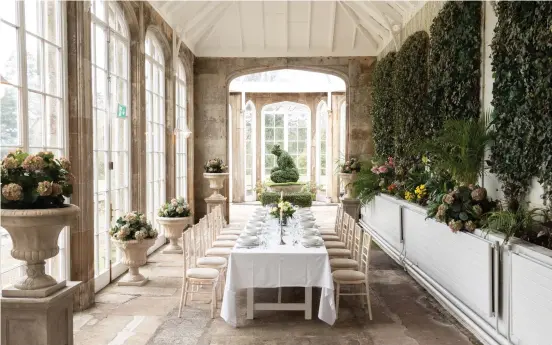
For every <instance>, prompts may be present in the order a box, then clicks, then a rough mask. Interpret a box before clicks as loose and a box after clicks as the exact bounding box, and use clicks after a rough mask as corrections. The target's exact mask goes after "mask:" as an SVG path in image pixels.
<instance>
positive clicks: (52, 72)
mask: <svg viewBox="0 0 552 345" xmlns="http://www.w3.org/2000/svg"><path fill="white" fill-rule="evenodd" d="M44 48H45V50H46V93H49V94H51V95H54V96H59V93H60V87H59V85H60V84H61V80H60V79H61V68H60V56H61V54H60V52H59V50H58V48H57V47H54V46H53V45H50V44H48V43H45V44H44Z"/></svg>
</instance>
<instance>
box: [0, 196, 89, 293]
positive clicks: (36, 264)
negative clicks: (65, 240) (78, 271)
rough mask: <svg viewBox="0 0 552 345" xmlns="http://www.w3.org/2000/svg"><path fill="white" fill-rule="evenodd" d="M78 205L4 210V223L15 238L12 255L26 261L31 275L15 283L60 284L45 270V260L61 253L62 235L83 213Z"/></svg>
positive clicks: (21, 287)
mask: <svg viewBox="0 0 552 345" xmlns="http://www.w3.org/2000/svg"><path fill="white" fill-rule="evenodd" d="M79 212H80V209H79V208H78V207H77V206H75V205H67V207H62V208H48V209H28V210H10V209H3V210H1V215H2V227H3V228H5V229H6V230H7V231H8V233H9V234H10V237H11V239H12V242H13V248H12V250H11V255H12V257H13V258H15V259H17V260H22V261H25V262H26V270H27V272H26V273H27V275H26V276H24V277H22V278H21V280H19V281H18V282H17V283H15V284H14V287H15V288H17V289H19V290H40V289H46V288H50V287H53V286H55V285H58V282H57V281H56V280H55V279H54V278H53V277H52V276H50V275H48V274H46V273H45V260H47V259H49V258H53V257H54V256H56V255H57V254H58V253H59V246H58V237H59V234H60V232H61V230H63V228H64V227H65V226H67V225H70V224H71V223H72V222H73V221H74V220H75V219H76V217H77V215H78V214H79Z"/></svg>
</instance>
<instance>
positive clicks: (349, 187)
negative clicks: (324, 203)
mask: <svg viewBox="0 0 552 345" xmlns="http://www.w3.org/2000/svg"><path fill="white" fill-rule="evenodd" d="M339 178H340V179H341V184H342V186H343V188H344V189H345V195H343V199H354V195H353V182H355V180H356V174H355V173H352V174H349V173H339Z"/></svg>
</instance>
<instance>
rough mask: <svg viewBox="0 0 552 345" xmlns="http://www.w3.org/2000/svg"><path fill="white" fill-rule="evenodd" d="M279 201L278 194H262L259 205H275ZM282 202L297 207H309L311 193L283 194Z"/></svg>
mask: <svg viewBox="0 0 552 345" xmlns="http://www.w3.org/2000/svg"><path fill="white" fill-rule="evenodd" d="M279 200H280V193H275V192H264V193H262V194H261V204H262V205H263V206H266V205H272V204H277V203H278V201H279ZM284 201H288V202H290V203H292V204H293V205H296V206H299V207H311V206H312V196H311V193H308V192H307V193H290V194H284Z"/></svg>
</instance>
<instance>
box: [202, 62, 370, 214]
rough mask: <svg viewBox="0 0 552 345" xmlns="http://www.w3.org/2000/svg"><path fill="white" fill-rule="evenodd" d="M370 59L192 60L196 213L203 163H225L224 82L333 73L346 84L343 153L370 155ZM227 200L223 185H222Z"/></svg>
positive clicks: (206, 190)
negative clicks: (272, 74) (268, 74)
mask: <svg viewBox="0 0 552 345" xmlns="http://www.w3.org/2000/svg"><path fill="white" fill-rule="evenodd" d="M374 61H375V58H374V57H313V58H196V60H195V68H194V87H195V92H194V109H195V111H194V126H195V127H194V130H193V132H194V134H193V135H194V161H195V169H194V171H195V174H194V182H195V186H196V191H195V215H196V218H198V217H202V216H203V215H204V214H205V211H206V205H205V201H204V199H205V198H206V197H207V196H209V194H210V193H209V188H208V186H207V184H206V183H205V182H204V181H203V177H202V174H203V168H202V167H203V164H204V162H205V161H207V160H208V159H210V158H214V157H219V158H222V159H224V160H225V161H228V151H229V149H228V135H229V124H228V123H229V121H228V120H229V114H228V104H229V100H228V98H229V93H228V84H229V82H230V81H231V80H232V79H234V78H236V77H238V76H240V75H244V74H250V73H255V72H261V71H267V70H277V69H284V68H296V69H302V70H309V71H314V72H322V73H329V74H333V75H336V76H338V77H340V78H342V79H343V80H344V81H345V83H346V85H347V108H348V109H347V114H348V115H349V127H348V128H349V129H348V154H349V155H351V156H360V155H361V154H370V153H372V152H373V142H372V139H371V137H372V135H371V132H372V123H371V120H370V117H369V116H370V115H369V114H370V107H371V95H370V93H371V92H370V85H371V75H372V70H373V63H374ZM225 188H226V191H225V194H224V195H226V196H228V186H226V187H225Z"/></svg>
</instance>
